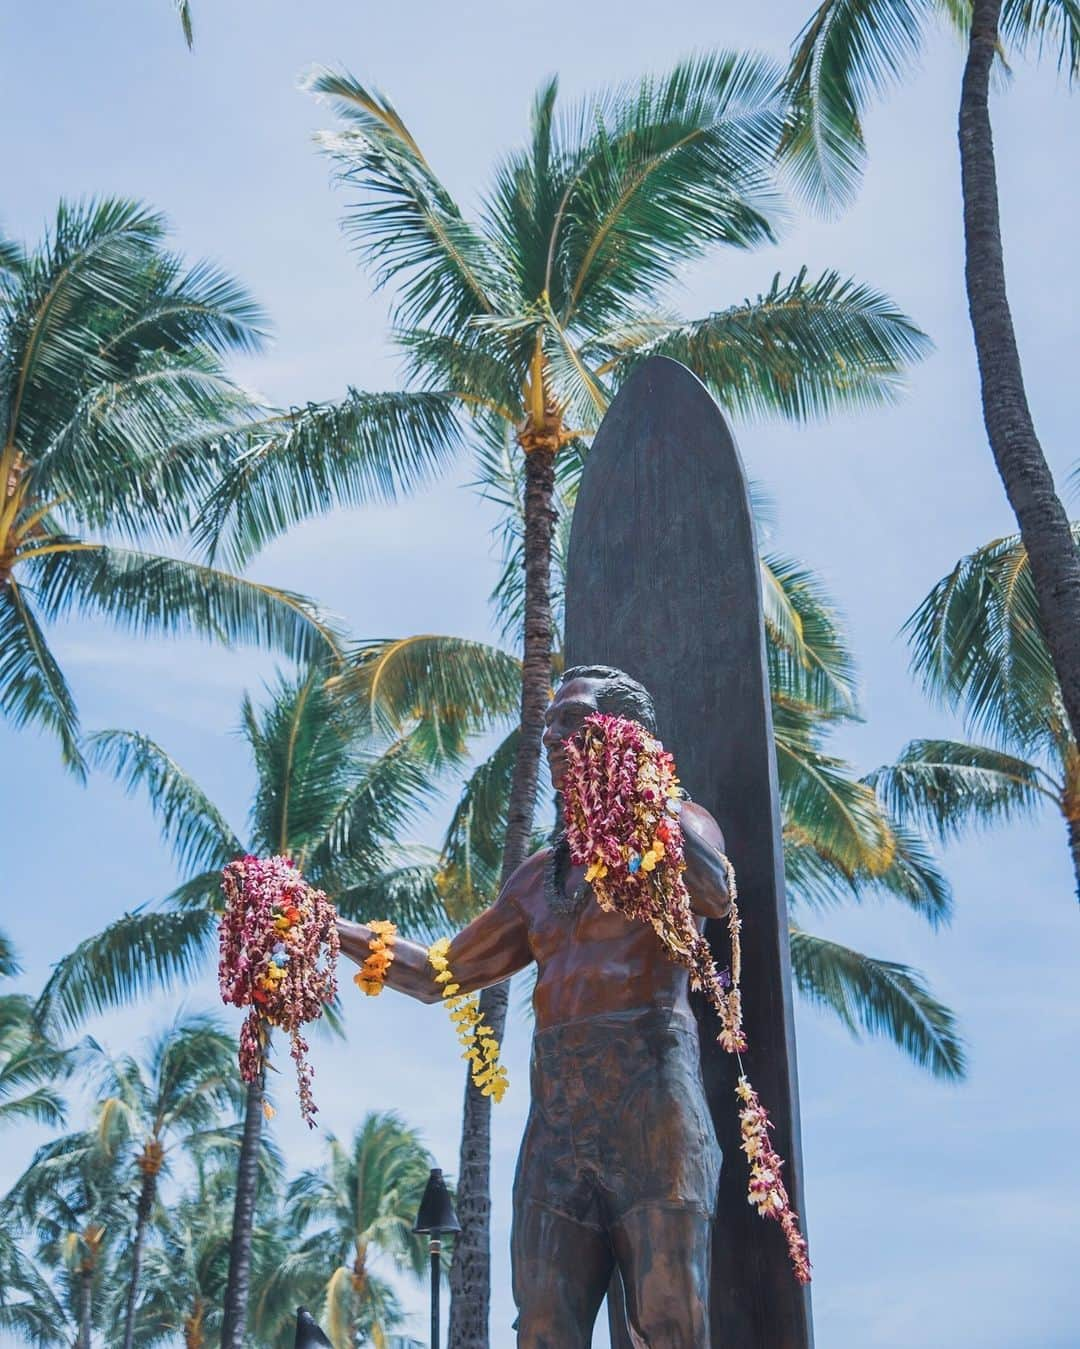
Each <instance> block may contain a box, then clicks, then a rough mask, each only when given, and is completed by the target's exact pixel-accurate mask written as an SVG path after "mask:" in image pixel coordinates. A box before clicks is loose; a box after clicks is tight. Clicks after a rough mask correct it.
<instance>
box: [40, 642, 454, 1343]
mask: <svg viewBox="0 0 1080 1349" xmlns="http://www.w3.org/2000/svg"><path fill="white" fill-rule="evenodd" d="M326 673H327V672H326V667H325V666H323V665H314V666H311V667H310V668H308V669H305V670H303V671H302V672H300V673H299V674H298V675H296V676H295V677H286V676H280V677H279V679H278V682H277V684H276V685H275V686H273V687H272V688H271V689H270V690H269V693H268V699H267V702H266V704H265V706H264V707H263V708H261V709H257V708H256V707H255V705H254V704H253V703H252V701H251V700H250V698H245V699H244V703H243V707H242V717H241V723H242V731H243V735H244V738H245V739H246V741H247V744H248V747H249V749H250V751H251V755H252V759H253V761H254V767H255V778H256V785H255V794H254V798H253V801H252V806H251V812H250V821H249V832H248V840H249V842H248V845H247V847H245V846H243V845H242V843H241V842H240V838H239V836H238V835H237V834H236V833H235V832H234V831H233V829H232V827H231V826H230V825H229V824H228V822H227V820H226V818H225V816H224V814H223V813H222V812H221V811H220V810H219V809H218V808H217V807H216V806H215V805H214V804H213V802H212V801H211V800H210V799H209V797H208V796H207V795H206V793H205V792H203V791H202V789H201V788H200V787H199V786H198V785H197V783H195V782H194V781H193V780H192V779H191V778H190V777H189V776H188V775H187V774H186V773H185V772H184V771H183V769H182V768H181V767H180V766H179V764H178V763H177V762H176V761H175V760H174V759H173V758H172V757H171V756H170V755H169V754H167V753H166V751H165V750H164V749H162V748H161V747H160V746H159V745H156V744H155V743H154V742H153V741H151V740H149V739H148V738H147V737H145V736H142V735H138V734H136V733H134V732H130V731H120V730H113V731H104V732H101V733H100V734H98V735H96V736H94V737H92V738H91V740H90V742H89V743H90V752H91V757H92V760H93V761H94V762H95V763H96V764H97V765H99V766H102V767H111V768H112V770H113V771H114V772H115V774H116V775H117V776H118V777H119V778H121V779H122V780H123V781H124V782H125V783H126V785H127V786H128V788H129V789H130V790H135V789H137V788H144V789H145V790H146V792H147V794H148V796H149V799H150V804H151V807H152V809H153V810H154V812H155V814H156V815H157V817H158V819H159V821H160V824H161V828H162V833H163V836H164V837H165V839H166V840H167V841H168V842H169V843H170V845H171V846H172V849H173V852H174V854H175V856H176V860H177V862H178V864H179V866H180V868H181V870H182V872H183V873H184V876H185V879H184V880H183V881H182V883H181V884H180V885H179V886H178V887H177V888H176V889H175V890H174V891H173V892H172V894H170V895H169V896H168V897H167V898H166V900H165V901H164V904H163V905H162V906H161V907H159V908H158V909H145V908H142V909H138V910H136V911H135V912H133V913H128V914H125V915H124V916H123V917H122V918H120V919H118V920H117V921H116V922H114V923H112V924H111V925H110V926H109V927H107V928H106V929H105V931H104V932H102V933H100V934H98V935H96V936H93V937H90V938H89V939H87V940H86V941H84V942H83V943H82V944H81V945H80V946H79V947H77V948H76V950H75V951H73V952H72V953H71V954H70V955H68V956H66V957H65V958H64V959H63V960H61V961H60V962H59V964H58V965H57V967H56V969H55V971H54V973H53V975H52V976H51V978H50V979H49V981H48V983H47V984H46V986H45V989H44V990H43V993H42V995H41V999H40V1002H39V1009H38V1011H39V1015H40V1016H41V1017H42V1018H43V1019H44V1020H45V1022H46V1023H47V1024H51V1023H54V1022H61V1023H64V1024H68V1025H73V1024H76V1023H77V1022H79V1021H80V1020H81V1019H82V1018H84V1017H85V1016H86V1015H87V1014H89V1013H91V1012H99V1011H103V1010H105V1009H106V1008H108V1007H113V1006H116V1005H118V1004H119V1003H122V1002H124V1001H128V1000H130V999H132V998H135V997H137V996H141V995H144V994H146V993H148V992H150V991H152V990H156V989H164V988H167V987H169V986H171V985H172V984H173V983H175V982H176V981H177V980H190V979H191V978H193V977H195V975H196V974H197V972H198V971H199V970H200V969H201V968H203V967H205V964H206V962H207V960H208V957H209V956H210V953H211V948H212V946H213V944H214V939H215V932H216V926H217V917H218V913H219V911H220V907H221V898H220V873H221V868H222V867H223V866H225V864H226V863H228V862H229V861H231V860H232V859H234V858H236V857H238V856H241V855H243V854H245V853H257V854H263V855H265V854H270V853H278V854H283V855H286V856H289V857H291V858H292V859H293V860H294V861H295V863H296V865H297V866H298V867H299V868H300V870H301V871H302V872H303V873H304V875H305V877H306V878H307V879H308V880H309V881H310V882H311V884H312V885H315V886H318V887H319V888H321V889H323V890H325V891H326V892H327V894H328V895H329V896H330V898H331V899H332V900H333V902H334V903H335V905H336V906H337V908H338V911H339V912H340V913H341V914H342V915H343V916H345V917H362V916H364V915H368V914H371V913H376V912H377V913H381V914H386V915H388V916H390V917H392V918H393V919H394V920H395V921H397V922H398V923H399V924H400V925H401V926H402V928H404V929H406V930H412V931H416V932H418V933H420V934H423V933H425V932H427V933H431V932H434V931H436V930H440V927H441V924H442V923H443V921H444V919H443V917H442V915H443V908H442V902H441V898H440V895H439V891H438V888H437V886H436V884H435V874H436V871H437V868H436V866H435V864H434V862H433V861H430V860H428V859H427V858H426V857H425V856H424V855H423V854H422V853H419V852H417V851H415V850H410V849H408V848H407V847H406V846H405V845H404V844H402V842H401V836H402V832H403V830H405V829H406V828H407V827H408V825H409V823H410V822H411V820H412V819H414V818H415V816H416V814H417V812H418V810H419V809H420V808H421V807H423V806H424V804H425V803H426V802H427V801H428V799H429V798H430V795H431V793H432V790H433V786H432V776H431V768H430V766H429V764H430V759H429V758H428V757H427V756H426V755H425V753H424V750H425V738H424V734H423V732H422V731H415V732H414V733H413V734H411V735H409V736H407V737H404V738H401V739H398V740H395V741H392V742H389V743H388V742H387V740H386V738H385V737H384V736H382V735H380V733H379V732H378V730H377V728H374V727H372V725H371V724H370V722H368V721H364V720H358V719H357V718H356V717H355V715H354V714H353V712H352V709H351V708H350V706H349V704H348V703H346V702H345V701H344V700H342V699H339V698H337V697H335V695H334V694H332V693H331V692H330V691H329V690H328V688H327V686H326ZM262 1123H263V1089H262V1084H261V1083H258V1082H256V1083H253V1084H252V1085H251V1087H250V1088H249V1089H248V1091H247V1095H246V1101H245V1107H244V1123H243V1136H242V1142H241V1145H240V1149H239V1159H238V1164H237V1165H238V1180H237V1186H236V1203H235V1213H234V1223H233V1234H232V1248H231V1253H230V1262H229V1283H228V1291H227V1298H226V1306H225V1330H224V1338H223V1345H225V1346H228V1349H233V1346H240V1345H241V1344H242V1340H243V1333H244V1324H245V1316H246V1306H247V1289H248V1280H249V1273H250V1270H249V1264H250V1251H251V1230H252V1223H253V1217H254V1207H255V1201H256V1195H257V1190H258V1183H257V1168H258V1157H259V1140H260V1137H261V1133H262Z"/></svg>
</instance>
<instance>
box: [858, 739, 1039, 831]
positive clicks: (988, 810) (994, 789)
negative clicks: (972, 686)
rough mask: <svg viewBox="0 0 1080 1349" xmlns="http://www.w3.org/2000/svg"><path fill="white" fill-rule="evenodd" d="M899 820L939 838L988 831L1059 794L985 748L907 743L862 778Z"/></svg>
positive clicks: (1026, 768) (1028, 767) (1031, 768)
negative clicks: (975, 828) (978, 828)
mask: <svg viewBox="0 0 1080 1349" xmlns="http://www.w3.org/2000/svg"><path fill="white" fill-rule="evenodd" d="M868 781H869V782H871V783H872V784H873V785H874V786H875V787H876V788H877V790H878V791H879V792H880V793H881V795H882V796H883V797H884V798H885V800H886V801H887V802H888V804H889V806H890V807H891V808H892V809H893V810H894V811H896V812H897V814H899V815H900V816H901V817H903V818H909V819H912V820H916V821H918V822H919V823H920V824H922V825H925V826H926V827H928V828H930V829H933V830H935V831H936V832H937V834H938V835H939V837H941V838H942V839H948V838H951V837H955V836H956V835H958V834H959V833H960V831H961V830H962V829H963V828H964V827H965V826H966V825H968V824H979V825H983V826H986V827H990V826H992V825H995V824H1002V823H1005V822H1006V821H1008V820H1012V819H1017V818H1022V817H1024V816H1027V815H1030V814H1031V813H1032V811H1034V810H1035V809H1036V807H1037V806H1038V805H1039V804H1040V802H1041V801H1042V800H1043V799H1044V798H1046V797H1049V798H1050V800H1051V801H1054V802H1055V804H1056V803H1057V801H1058V799H1059V798H1060V789H1058V790H1051V789H1050V788H1053V787H1054V784H1052V783H1050V788H1048V786H1047V783H1049V781H1050V780H1049V779H1048V778H1047V777H1046V774H1045V773H1043V772H1042V770H1041V769H1039V768H1037V767H1036V766H1035V765H1033V764H1030V763H1028V762H1026V761H1025V760H1024V759H1019V758H1016V757H1015V756H1014V755H1011V754H1005V753H1004V752H1002V751H1001V750H996V749H992V748H991V747H989V746H987V745H969V744H964V743H962V742H959V741H955V740H912V741H911V742H910V743H909V744H908V745H906V746H905V747H904V749H903V750H902V751H901V753H900V756H899V758H898V759H897V761H896V762H895V763H892V764H888V765H887V766H885V767H883V768H879V769H877V771H876V772H874V773H872V774H871V775H870V777H869V778H868Z"/></svg>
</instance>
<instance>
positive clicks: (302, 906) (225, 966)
mask: <svg viewBox="0 0 1080 1349" xmlns="http://www.w3.org/2000/svg"><path fill="white" fill-rule="evenodd" d="M221 885H222V890H223V891H224V894H225V912H224V913H223V914H222V917H221V926H220V932H219V937H220V944H221V954H220V959H219V961H218V984H219V986H220V988H221V996H222V999H223V1000H224V1001H225V1002H227V1003H231V1004H233V1005H234V1006H236V1007H250V1008H251V1011H250V1012H249V1013H248V1015H247V1018H246V1019H245V1021H244V1024H243V1026H242V1027H241V1030H240V1076H241V1077H242V1078H243V1079H244V1081H245V1082H256V1081H258V1080H259V1079H260V1078H261V1076H262V1073H263V1069H264V1067H265V1062H266V1048H267V1045H268V1043H269V1034H268V1031H267V1027H268V1026H277V1027H279V1028H280V1029H281V1030H284V1031H287V1032H288V1034H289V1038H290V1041H291V1046H290V1051H289V1052H290V1054H291V1055H292V1058H293V1061H294V1062H295V1064H296V1080H297V1090H298V1093H299V1096H300V1113H301V1115H302V1116H303V1118H304V1120H305V1122H306V1123H307V1125H308V1127H309V1128H314V1127H315V1114H316V1109H317V1108H316V1105H315V1101H314V1098H313V1097H312V1094H311V1080H312V1077H313V1076H314V1069H313V1068H312V1067H311V1065H310V1064H309V1063H308V1061H307V1053H308V1043H307V1041H306V1040H305V1039H304V1037H303V1035H302V1034H301V1031H300V1028H301V1027H302V1026H304V1025H306V1024H307V1023H308V1022H309V1021H316V1020H318V1018H319V1017H320V1016H322V1014H323V1008H324V1006H325V1005H326V1004H327V1003H328V1002H332V1001H333V999H334V997H335V996H336V994H337V977H336V973H335V970H336V965H337V958H338V951H339V940H338V931H337V925H336V922H335V919H336V916H337V915H336V913H335V911H334V907H333V905H332V904H331V903H330V901H329V900H328V899H327V897H326V895H325V894H323V892H322V891H321V890H315V889H313V888H312V887H311V886H310V885H308V884H307V882H306V881H305V880H304V878H303V876H301V874H300V872H299V871H297V869H296V867H295V866H294V865H293V863H292V861H291V860H290V859H289V858H288V857H267V858H260V857H243V858H240V859H238V860H237V861H235V862H230V863H229V865H228V866H227V867H226V868H225V870H224V871H223V872H222V882H221ZM263 1108H264V1110H267V1114H268V1116H269V1114H270V1113H271V1112H270V1111H269V1110H268V1107H266V1106H265V1105H264V1107H263Z"/></svg>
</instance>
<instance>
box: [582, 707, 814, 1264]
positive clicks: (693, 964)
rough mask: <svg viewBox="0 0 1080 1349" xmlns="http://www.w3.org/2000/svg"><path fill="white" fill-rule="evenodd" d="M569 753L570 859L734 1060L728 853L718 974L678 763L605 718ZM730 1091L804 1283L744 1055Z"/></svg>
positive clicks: (634, 730) (760, 1181)
mask: <svg viewBox="0 0 1080 1349" xmlns="http://www.w3.org/2000/svg"><path fill="white" fill-rule="evenodd" d="M565 749H566V755H567V773H566V781H565V783H564V785H563V806H564V814H565V818H566V841H567V844H568V846H569V849H570V857H571V859H572V861H573V862H574V863H575V864H576V865H578V866H585V867H586V872H585V879H586V880H587V881H588V882H589V883H590V884H591V885H592V888H593V893H594V894H595V895H596V901H597V903H598V904H599V905H600V907H601V908H602V909H606V910H608V911H609V912H610V911H615V912H618V913H621V914H623V915H624V916H625V917H627V918H636V919H639V920H640V921H641V922H644V923H648V924H650V926H651V927H652V928H653V930H654V931H655V932H656V934H657V936H658V937H659V938H660V940H661V942H662V943H663V945H664V948H665V949H666V951H667V953H668V955H669V956H670V957H671V959H673V960H677V961H678V962H679V963H680V964H682V965H685V966H686V968H687V969H688V970H689V971H690V986H691V987H692V988H694V989H700V990H701V991H702V992H703V993H704V995H705V997H706V998H707V999H708V1001H709V1002H710V1003H711V1005H712V1006H713V1008H714V1009H715V1011H716V1014H717V1016H718V1017H719V1019H720V1034H719V1036H718V1037H717V1039H718V1040H719V1043H720V1045H721V1046H722V1048H723V1049H725V1050H726V1051H727V1052H728V1053H729V1054H734V1055H736V1057H739V1056H740V1055H741V1053H742V1052H744V1051H745V1050H746V1048H747V1042H746V1033H745V1031H744V1030H743V1024H742V995H741V992H740V986H739V985H740V979H741V976H742V951H741V947H740V942H739V933H740V928H741V924H740V920H739V909H738V904H737V902H736V900H737V892H736V887H735V871H734V868H733V867H732V865H731V862H730V861H729V860H728V859H727V858H726V857H724V858H723V863H724V868H725V871H726V873H727V888H728V895H729V898H730V900H731V909H730V912H729V914H728V920H727V924H728V936H729V938H730V941H731V967H730V971H727V972H725V973H724V974H721V973H720V971H719V970H718V969H717V968H716V961H715V960H714V959H713V954H712V951H711V950H710V948H709V943H708V942H707V941H706V940H705V937H704V935H703V934H702V933H700V932H699V931H698V928H697V922H696V920H695V917H694V913H693V910H692V908H691V901H690V894H689V892H688V890H687V888H686V883H685V881H684V880H683V872H684V871H685V869H686V861H685V858H684V856H683V832H682V827H681V825H680V823H679V815H680V813H681V810H682V800H681V796H682V793H681V791H680V788H679V779H678V778H677V777H676V775H675V761H674V759H673V758H672V756H671V755H670V754H669V753H668V752H667V751H666V750H665V749H664V747H663V745H662V744H661V743H660V741H659V740H657V739H656V737H655V736H653V735H650V734H649V732H648V731H646V730H645V728H644V727H643V726H640V725H639V724H638V723H637V722H635V721H629V720H628V719H626V718H624V717H611V716H605V715H604V714H603V713H601V712H597V713H594V714H593V715H592V716H590V717H588V718H586V720H585V724H584V725H583V727H582V729H581V730H580V731H579V732H578V734H577V735H575V736H573V737H572V738H571V739H569V740H567V741H566V742H565ZM735 1090H736V1094H737V1096H738V1098H739V1101H740V1110H739V1121H740V1125H741V1129H742V1139H743V1141H742V1151H743V1152H745V1153H746V1156H747V1160H748V1162H749V1164H750V1181H749V1187H748V1194H747V1198H748V1201H749V1202H750V1203H751V1204H753V1205H754V1207H755V1208H756V1209H757V1211H758V1212H759V1213H760V1214H761V1215H762V1217H766V1218H772V1219H774V1220H775V1221H777V1222H778V1223H779V1224H780V1227H781V1229H782V1230H783V1233H784V1236H785V1238H786V1240H787V1246H788V1252H789V1254H790V1256H791V1263H792V1267H793V1269H794V1272H795V1277H796V1279H797V1280H798V1281H799V1282H800V1283H809V1282H810V1261H809V1257H808V1254H807V1248H806V1241H805V1239H804V1237H803V1235H802V1233H801V1232H800V1231H799V1219H798V1215H797V1214H796V1213H794V1212H793V1211H792V1208H791V1203H790V1200H789V1197H788V1193H787V1189H786V1188H785V1186H784V1183H783V1181H782V1180H781V1178H780V1170H781V1167H782V1166H783V1161H782V1159H781V1158H780V1156H779V1155H778V1154H777V1152H776V1151H775V1149H774V1148H773V1146H772V1142H771V1140H770V1136H769V1131H770V1129H771V1128H772V1123H771V1121H770V1120H769V1117H768V1114H767V1113H766V1111H765V1108H764V1107H763V1106H762V1104H761V1102H760V1101H759V1100H758V1097H757V1093H756V1092H755V1091H754V1089H753V1087H752V1086H751V1085H750V1083H749V1081H748V1080H747V1078H746V1075H745V1073H743V1071H742V1060H741V1058H739V1079H738V1083H737V1085H736V1088H735Z"/></svg>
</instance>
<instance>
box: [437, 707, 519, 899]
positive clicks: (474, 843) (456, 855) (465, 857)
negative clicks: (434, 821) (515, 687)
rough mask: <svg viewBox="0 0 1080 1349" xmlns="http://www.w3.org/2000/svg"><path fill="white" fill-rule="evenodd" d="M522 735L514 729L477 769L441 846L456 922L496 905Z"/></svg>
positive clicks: (446, 891) (445, 881) (445, 886)
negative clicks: (519, 743) (516, 761)
mask: <svg viewBox="0 0 1080 1349" xmlns="http://www.w3.org/2000/svg"><path fill="white" fill-rule="evenodd" d="M520 735H521V733H520V730H519V729H518V728H516V727H515V729H514V730H513V731H511V732H510V734H509V735H508V736H507V737H506V739H505V740H503V741H502V743H501V744H500V745H498V747H497V748H496V749H495V751H494V752H493V753H492V754H491V755H490V756H489V757H488V758H487V759H485V760H484V761H483V763H481V764H480V765H479V766H478V767H477V768H476V769H474V771H473V773H472V775H471V777H470V778H469V780H468V781H467V782H466V783H465V786H464V788H463V790H462V793H461V796H460V797H459V798H458V803H457V805H456V806H455V807H454V813H453V815H452V816H451V819H450V824H449V826H448V827H447V830H446V837H445V839H444V841H443V847H442V873H441V878H440V883H441V886H442V889H443V893H444V894H445V896H446V900H447V907H448V908H449V910H450V912H451V913H452V915H453V916H454V917H455V918H458V919H462V918H465V917H472V916H473V914H474V913H475V912H476V911H477V910H478V909H479V908H482V907H484V906H485V905H487V904H490V903H492V902H493V901H494V899H495V896H496V894H497V893H498V887H499V873H500V869H501V865H502V845H503V835H504V834H505V832H506V812H507V808H508V802H509V799H510V783H511V779H512V777H513V773H514V762H515V760H516V757H517V751H518V742H519V740H520Z"/></svg>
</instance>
